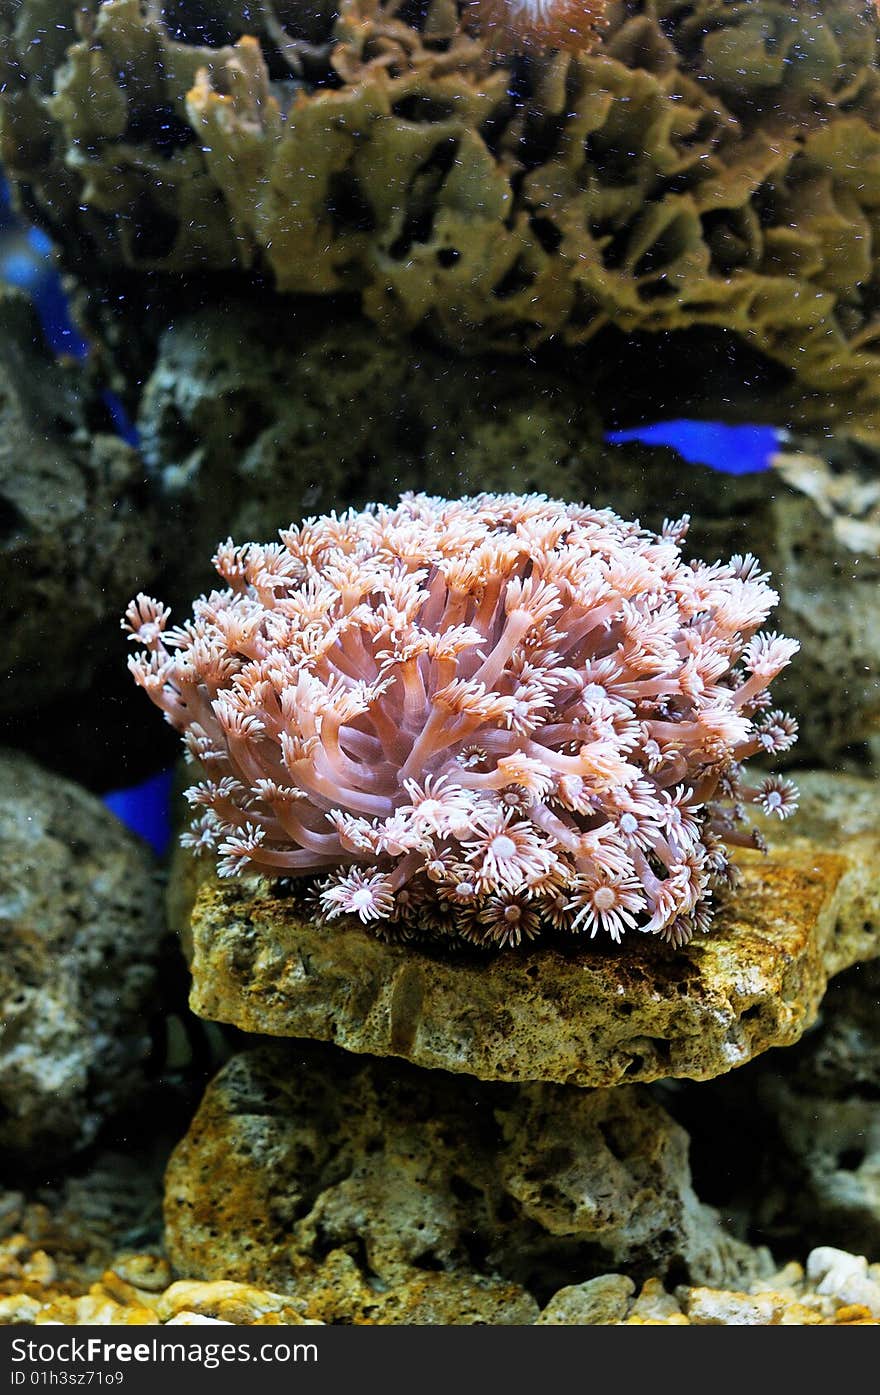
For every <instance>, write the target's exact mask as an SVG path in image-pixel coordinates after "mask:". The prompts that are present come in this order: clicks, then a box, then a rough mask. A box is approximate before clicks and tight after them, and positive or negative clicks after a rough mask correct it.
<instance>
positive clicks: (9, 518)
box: [0, 292, 155, 745]
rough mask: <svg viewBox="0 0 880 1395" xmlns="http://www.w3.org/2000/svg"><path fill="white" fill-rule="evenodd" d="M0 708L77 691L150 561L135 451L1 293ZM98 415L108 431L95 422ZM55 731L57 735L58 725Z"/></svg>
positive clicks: (36, 704) (75, 369)
mask: <svg viewBox="0 0 880 1395" xmlns="http://www.w3.org/2000/svg"><path fill="white" fill-rule="evenodd" d="M0 336H2V340H3V358H2V363H0V672H2V675H3V683H2V685H0V712H3V713H4V715H7V716H10V715H13V714H15V713H19V714H21V713H23V712H29V711H31V710H32V709H34V708H41V707H45V706H46V704H47V703H48V702H50V701H51V700H52V699H54V698H58V697H59V696H60V695H62V694H64V696H65V697H66V698H67V700H68V701H69V700H70V699H71V697H73V696H75V695H76V694H77V693H80V692H82V691H83V690H85V689H86V688H87V687H88V685H89V683H90V681H91V680H93V678H94V676H95V673H96V671H97V670H98V668H99V666H100V664H101V662H102V661H104V662H106V660H107V658H108V656H109V655H113V656H114V657H115V661H116V663H117V664H118V661H119V651H120V646H119V639H118V634H117V633H116V626H117V623H118V622H117V616H118V614H119V613H120V611H121V609H122V608H123V607H124V605H125V602H126V598H127V597H128V596H129V595H130V593H131V589H132V587H133V586H134V587H135V588H137V587H139V586H144V585H149V584H150V582H151V579H152V577H153V574H154V571H155V561H154V553H153V546H154V544H153V539H152V537H151V514H150V510H149V507H148V504H147V500H146V498H145V496H144V476H143V466H142V465H141V463H140V461H139V460H138V457H137V454H136V452H135V451H134V450H132V449H131V447H130V446H127V445H126V444H125V443H124V442H123V441H121V440H120V439H119V438H118V437H117V436H115V435H113V434H111V423H110V421H109V417H107V414H106V408H105V407H104V405H103V404H102V402H101V401H100V399H99V398H98V397H97V394H96V393H94V392H93V391H92V390H91V389H90V388H89V385H88V382H87V380H86V378H85V372H84V370H83V369H82V367H80V366H78V365H73V364H71V365H68V366H67V367H65V368H61V367H59V366H58V365H57V364H55V363H54V362H53V361H52V359H51V357H50V356H49V354H48V351H47V350H45V349H44V348H42V347H41V344H42V335H41V331H40V328H39V324H38V322H37V319H36V316H35V315H34V312H33V310H32V309H31V307H30V305H29V303H28V302H27V301H26V300H25V298H24V297H22V296H19V295H18V294H17V293H10V292H6V293H4V294H2V295H0ZM105 418H106V430H105V432H104V433H102V432H101V431H100V430H98V431H96V430H95V427H96V424H98V423H100V422H101V421H102V419H105ZM53 740H54V741H55V742H56V743H58V742H59V741H60V743H61V744H62V745H64V744H66V737H65V733H64V731H63V729H62V730H61V731H60V732H58V731H56V732H55V733H53Z"/></svg>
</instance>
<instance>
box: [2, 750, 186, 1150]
mask: <svg viewBox="0 0 880 1395" xmlns="http://www.w3.org/2000/svg"><path fill="white" fill-rule="evenodd" d="M0 845H2V847H3V860H2V866H0V925H2V934H3V940H4V949H3V956H2V959H0V1147H2V1148H4V1149H6V1150H10V1151H12V1152H25V1151H29V1150H32V1149H37V1148H39V1149H51V1152H52V1156H53V1158H57V1157H58V1156H60V1155H64V1154H65V1153H68V1152H71V1151H73V1150H75V1149H78V1148H82V1147H83V1146H85V1145H86V1144H88V1143H90V1142H91V1141H92V1139H94V1137H95V1136H96V1134H97V1132H98V1130H99V1128H100V1126H101V1123H102V1121H103V1120H104V1119H105V1118H106V1117H107V1116H108V1115H109V1114H111V1113H112V1112H113V1111H114V1110H117V1109H119V1108H120V1106H122V1105H129V1104H131V1103H132V1101H133V1099H134V1097H135V1094H136V1091H137V1089H138V1087H139V1085H140V1084H141V1083H142V1080H143V1073H142V1065H143V1061H144V1057H145V1055H146V1053H147V1050H148V1047H149V1036H148V1026H149V1013H150V1009H151V1006H152V1001H153V987H154V977H155V962H156V958H157V952H158V946H159V941H160V938H161V936H162V934H163V929H164V927H163V919H162V911H161V900H160V895H159V887H158V885H157V882H156V879H155V875H154V872H153V866H152V860H151V858H150V855H149V853H148V852H147V850H146V849H145V848H144V847H143V846H142V845H141V844H140V843H139V842H138V841H137V840H136V839H134V838H133V837H132V836H131V835H130V834H129V833H128V832H127V831H126V830H125V829H124V828H123V826H122V825H121V824H120V823H119V822H118V821H117V820H116V818H115V817H114V816H113V815H112V814H110V813H109V812H108V811H107V810H106V809H105V808H104V807H103V806H102V805H101V804H100V803H99V802H98V800H96V799H94V798H93V797H92V796H91V795H89V794H87V793H86V792H85V791H84V790H81V789H79V788H78V787H77V786H75V785H73V784H70V783H68V782H67V781H65V780H60V779H58V778H57V777H55V776H53V775H52V774H50V773H49V772H48V771H46V770H43V769H41V767H39V766H38V765H36V764H34V763H33V762H32V761H30V760H28V759H27V758H26V757H24V756H21V755H18V754H15V753H12V752H4V753H2V754H0Z"/></svg>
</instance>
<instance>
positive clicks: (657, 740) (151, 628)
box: [124, 494, 798, 946]
mask: <svg viewBox="0 0 880 1395" xmlns="http://www.w3.org/2000/svg"><path fill="white" fill-rule="evenodd" d="M686 529H687V520H686V519H684V520H681V521H680V522H678V523H667V524H666V525H665V527H664V530H663V532H662V533H660V534H652V533H650V532H649V531H647V530H645V529H642V528H640V527H639V525H638V524H637V523H635V524H628V523H624V522H623V520H621V519H619V518H618V517H617V516H616V515H615V514H614V513H612V512H611V511H610V510H605V511H596V510H594V509H590V508H586V507H583V506H577V505H565V504H562V503H559V502H556V501H552V500H551V501H548V500H547V499H546V498H544V497H543V496H541V495H532V496H517V495H488V494H481V495H477V496H475V497H473V498H471V499H464V500H460V501H458V502H450V501H446V500H442V499H437V498H432V497H429V496H426V495H411V496H404V498H403V499H402V501H401V503H400V504H399V506H398V507H397V508H395V509H389V508H386V507H384V506H381V505H372V506H370V507H369V508H368V509H367V510H366V511H364V512H363V513H356V512H354V511H349V512H348V513H346V514H343V515H341V516H337V515H336V514H335V513H334V514H332V515H330V516H329V517H323V518H319V519H309V520H307V521H306V522H305V523H304V524H303V525H302V527H299V528H295V527H291V528H289V529H287V530H284V531H283V532H282V534H281V543H280V544H269V545H267V546H265V547H264V546H261V545H259V544H255V543H248V544H246V545H244V546H243V547H235V546H233V544H232V541H231V539H230V540H229V541H227V542H226V543H224V544H222V545H221V547H220V548H219V549H218V551H217V554H216V556H215V559H214V561H215V565H216V568H217V571H218V572H219V573H220V575H221V577H222V578H223V579H224V580H225V581H226V582H227V586H228V589H227V590H225V591H223V592H216V591H214V592H211V594H210V596H208V597H207V598H202V599H201V600H199V601H197V602H196V603H195V607H194V618H193V620H192V621H191V622H188V623H187V624H186V625H184V626H183V627H182V628H180V627H178V628H174V629H170V630H169V629H167V623H168V619H169V612H168V610H167V609H165V608H164V607H162V606H161V605H159V603H158V602H155V601H153V600H151V599H150V598H148V597H146V596H144V595H142V594H141V595H139V596H138V597H137V598H136V599H135V600H134V601H132V603H131V604H130V606H129V608H128V610H127V611H126V617H125V622H124V624H125V627H126V628H127V629H128V630H129V631H130V634H131V637H132V638H133V639H134V640H135V642H136V643H138V644H142V645H144V646H145V648H144V649H142V650H141V651H140V652H139V653H138V654H136V655H135V656H133V658H132V659H131V661H130V667H131V671H132V674H133V675H134V678H135V681H136V682H137V683H139V684H140V685H141V686H142V687H143V688H144V689H145V690H146V692H147V693H148V695H149V696H150V697H151V698H152V700H153V701H154V702H155V703H156V704H157V706H159V707H160V708H161V709H162V711H163V712H164V713H165V715H166V717H167V719H168V721H169V722H170V723H171V724H172V726H174V727H175V728H176V729H177V730H178V731H180V732H181V734H182V735H183V736H184V740H185V745H186V749H187V753H188V755H189V757H190V759H192V760H193V761H196V762H198V763H199V764H200V765H201V766H202V767H204V768H205V769H206V770H207V771H208V772H209V773H210V776H211V778H210V779H208V780H204V781H202V782H200V783H198V784H196V785H194V786H192V787H191V788H190V789H189V790H188V791H187V798H188V799H189V800H190V802H191V803H192V804H193V805H194V806H195V808H196V810H197V814H196V817H195V819H194V821H193V824H192V829H191V832H190V833H189V834H187V835H186V842H187V845H188V846H190V847H192V848H193V849H194V850H195V851H197V852H215V853H216V854H217V855H218V858H219V861H218V870H219V872H220V875H221V876H235V875H239V874H241V873H242V872H247V871H254V870H256V871H265V870H267V869H268V870H269V871H271V872H274V873H275V874H276V875H278V876H285V875H288V876H293V877H298V876H299V877H302V876H303V875H304V874H308V873H315V872H318V871H325V870H327V869H331V870H330V872H329V875H328V876H327V877H326V878H324V879H323V880H321V881H319V882H318V884H317V885H316V887H315V888H314V892H315V897H316V904H317V908H318V910H319V912H320V914H321V915H323V916H324V917H326V918H328V919H334V918H335V917H336V916H339V915H346V916H355V915H356V916H357V917H359V919H360V920H361V921H362V922H364V923H372V922H385V921H388V922H390V925H391V929H390V930H389V931H388V933H391V934H393V935H394V936H395V937H397V936H400V935H403V936H404V937H408V936H410V935H414V934H427V935H433V936H435V937H438V938H440V939H446V940H449V939H451V940H453V941H464V940H466V941H472V942H474V943H476V944H479V945H483V944H486V945H492V946H503V945H507V944H513V945H516V944H520V943H521V942H522V941H523V940H530V939H534V938H536V937H537V936H538V935H539V934H540V933H541V931H542V929H546V928H548V927H552V928H553V929H554V930H558V931H561V932H571V933H584V934H586V933H589V935H590V936H591V937H595V935H596V933H597V931H603V932H605V933H607V934H608V935H609V936H610V937H611V938H612V939H613V940H616V941H619V940H620V939H621V937H622V936H623V934H624V933H625V931H626V930H627V929H632V928H634V927H635V926H638V927H639V928H640V929H641V930H642V931H644V932H646V933H649V934H655V935H660V936H661V937H662V938H663V939H665V940H667V941H668V942H669V943H671V944H676V945H681V944H686V943H687V942H688V941H689V940H690V938H691V936H692V935H693V934H694V932H695V930H697V929H700V930H707V929H708V928H709V925H710V924H711V920H712V908H711V906H710V898H711V894H712V888H713V887H717V886H725V885H728V884H729V883H730V881H731V879H732V873H731V871H730V864H729V859H728V855H727V852H726V851H725V847H724V844H744V845H746V846H761V840H760V839H758V841H757V842H756V841H755V840H756V837H757V835H754V834H750V833H749V831H748V828H747V827H746V819H745V811H744V806H745V804H747V803H753V804H756V805H758V806H759V807H760V808H761V809H762V810H763V811H764V812H765V813H766V814H768V815H777V816H778V817H780V818H782V819H785V818H786V817H788V815H789V814H790V813H792V812H793V811H794V809H795V808H796V802H797V792H796V789H795V787H794V785H793V784H792V783H791V782H790V781H788V780H784V779H782V778H780V777H778V776H765V777H764V778H763V779H762V780H761V781H760V782H759V783H758V784H757V785H748V784H746V783H745V782H744V779H743V778H742V774H743V772H742V762H743V760H744V759H745V758H746V757H748V756H751V755H754V754H755V753H756V752H763V753H764V754H772V753H774V752H776V751H784V750H787V749H788V748H789V747H790V746H791V745H792V744H793V743H794V740H795V736H796V732H797V723H796V722H795V721H794V720H793V719H792V718H791V717H789V716H787V715H786V714H785V713H783V712H781V711H779V710H778V709H772V710H771V701H770V695H769V692H768V687H769V684H770V683H771V682H772V680H773V679H774V678H775V677H776V675H777V674H778V673H779V672H780V671H781V670H782V669H783V668H784V667H785V666H786V665H787V664H788V662H789V661H790V659H791V656H792V655H793V654H794V653H795V652H796V650H797V648H798V645H797V641H793V640H789V639H786V638H785V637H783V636H780V635H778V634H776V633H775V632H771V633H767V632H764V631H762V630H760V629H759V626H760V625H761V624H762V622H763V621H764V620H766V619H767V617H768V615H769V613H770V611H771V610H772V608H773V606H774V605H775V603H776V601H777V599H778V597H777V595H776V593H775V592H774V591H772V590H771V589H770V587H769V586H768V585H767V578H766V576H765V575H763V574H762V573H761V571H760V566H759V563H758V562H757V560H756V559H755V558H754V557H753V556H751V555H750V554H746V556H744V557H742V556H737V557H734V558H733V559H732V560H731V561H730V563H728V564H725V565H722V564H721V563H716V564H715V565H712V566H708V565H706V564H703V563H698V562H692V563H690V565H685V564H684V562H683V561H682V559H681V556H680V543H681V540H682V538H683V536H684V534H685V532H686Z"/></svg>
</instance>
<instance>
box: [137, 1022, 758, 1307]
mask: <svg viewBox="0 0 880 1395" xmlns="http://www.w3.org/2000/svg"><path fill="white" fill-rule="evenodd" d="M165 1218H166V1242H167V1245H168V1251H169V1254H170V1256H171V1259H172V1262H173V1264H174V1265H175V1267H176V1268H177V1270H178V1271H179V1272H180V1273H185V1274H188V1275H192V1276H195V1277H199V1278H203V1279H212V1278H220V1277H225V1278H232V1279H235V1280H237V1281H239V1282H246V1283H256V1284H260V1285H262V1286H267V1287H271V1288H275V1289H278V1290H280V1291H282V1292H287V1293H292V1294H294V1295H296V1298H297V1301H298V1303H299V1305H300V1306H301V1310H302V1312H303V1313H304V1315H306V1316H309V1317H313V1318H321V1319H323V1320H325V1321H336V1322H339V1321H347V1322H351V1321H356V1322H357V1321H366V1320H371V1321H377V1322H405V1321H420V1322H426V1321H455V1322H468V1321H478V1320H479V1321H484V1322H485V1321H489V1322H523V1321H529V1320H531V1318H532V1317H534V1316H536V1315H537V1306H536V1304H535V1295H544V1296H549V1294H550V1293H552V1292H553V1290H554V1288H555V1287H558V1285H559V1283H560V1282H563V1281H565V1280H566V1279H569V1280H570V1281H581V1280H585V1279H588V1278H590V1277H592V1276H594V1275H596V1274H601V1273H604V1272H605V1271H606V1270H607V1268H608V1267H609V1264H625V1265H627V1266H628V1268H629V1269H630V1270H631V1271H632V1272H634V1273H636V1274H645V1275H646V1274H648V1273H660V1274H667V1273H670V1272H674V1273H677V1274H679V1275H680V1276H686V1275H688V1274H690V1275H702V1276H704V1277H705V1280H706V1281H707V1282H718V1281H722V1280H723V1276H728V1277H731V1276H733V1275H740V1276H742V1275H744V1274H753V1273H755V1272H760V1271H761V1269H762V1268H763V1267H764V1266H765V1264H766V1256H765V1255H764V1254H762V1253H760V1252H755V1251H752V1250H751V1249H749V1248H748V1247H747V1246H745V1245H742V1244H740V1243H739V1242H738V1241H736V1240H734V1239H732V1238H731V1237H730V1236H728V1235H727V1234H726V1233H725V1232H724V1230H723V1228H722V1227H721V1225H720V1222H719V1220H718V1216H717V1214H716V1213H715V1212H714V1211H712V1210H711V1208H709V1207H706V1206H704V1205H702V1204H701V1203H700V1202H699V1201H698V1199H697V1197H696V1196H695V1195H694V1192H693V1189H692V1187H691V1183H690V1174H689V1170H688V1163H687V1136H686V1134H685V1133H684V1131H683V1130H682V1129H681V1128H679V1127H678V1125H677V1124H675V1123H674V1122H673V1120H672V1119H671V1118H670V1117H669V1116H668V1115H667V1114H666V1113H665V1111H664V1110H663V1109H662V1108H661V1107H660V1106H659V1105H658V1104H657V1103H656V1102H655V1101H654V1100H653V1099H652V1098H651V1096H650V1095H649V1094H648V1092H647V1091H645V1090H642V1089H639V1088H630V1089H623V1090H609V1091H603V1090H597V1091H582V1090H576V1089H570V1088H564V1087H558V1086H543V1085H528V1086H522V1087H518V1086H510V1085H480V1084H477V1083H476V1082H474V1083H472V1084H471V1085H470V1086H465V1084H464V1083H463V1082H462V1081H460V1080H458V1081H456V1080H453V1079H452V1078H450V1077H449V1076H448V1075H447V1074H445V1073H442V1072H430V1073H425V1072H421V1071H416V1070H413V1069H412V1068H411V1067H408V1066H405V1065H401V1064H400V1063H391V1062H379V1061H364V1060H358V1059H357V1058H355V1057H352V1056H350V1055H348V1054H346V1053H343V1052H339V1051H335V1050H332V1049H331V1048H326V1047H323V1048H322V1047H316V1046H315V1045H311V1044H293V1043H290V1044H288V1043H285V1044H283V1045H282V1044H275V1045H273V1046H266V1047H260V1048H257V1049H254V1050H250V1051H248V1052H246V1053H244V1054H242V1055H240V1056H237V1057H234V1058H233V1059H232V1061H230V1062H229V1063H228V1064H227V1065H226V1066H225V1067H224V1069H223V1070H222V1071H221V1073H220V1074H219V1076H217V1077H216V1079H215V1080H214V1082H213V1083H212V1084H211V1085H210V1086H209V1088H208V1091H207V1094H206V1095H205V1098H204V1099H203V1101H202V1104H201V1107H200V1109H199V1111H198V1113H197V1115H196V1117H195V1119H194V1120H193V1123H192V1125H191V1127H190V1130H189V1133H188V1134H187V1136H186V1137H185V1138H184V1140H183V1141H182V1142H181V1143H180V1144H179V1146H178V1148H177V1149H176V1151H175V1153H174V1155H173V1157H172V1160H171V1163H170V1164H169V1167H168V1171H167V1174H166V1189H165ZM444 1295H445V1296H444ZM441 1298H442V1308H441V1306H440V1305H441ZM416 1300H418V1305H417V1306H414V1305H416ZM431 1305H433V1310H434V1313H435V1316H433V1317H429V1316H427V1315H426V1314H427V1312H428V1311H429V1309H430V1307H431ZM438 1311H442V1312H443V1313H444V1314H445V1315H444V1316H441V1317H438V1316H436V1313H437V1312H438Z"/></svg>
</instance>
